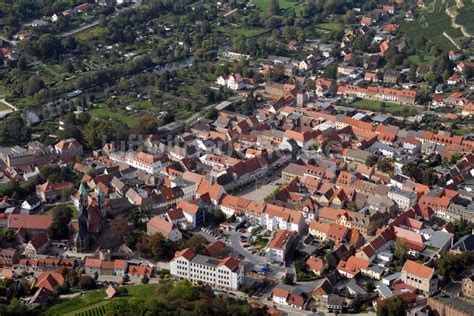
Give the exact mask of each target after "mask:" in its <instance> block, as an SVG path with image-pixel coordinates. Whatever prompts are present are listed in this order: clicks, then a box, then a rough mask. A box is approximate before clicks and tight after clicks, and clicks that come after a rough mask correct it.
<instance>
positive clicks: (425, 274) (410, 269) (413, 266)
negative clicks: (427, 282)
mask: <svg viewBox="0 0 474 316" xmlns="http://www.w3.org/2000/svg"><path fill="white" fill-rule="evenodd" d="M402 271H406V272H407V273H410V274H413V275H416V276H417V277H419V278H423V279H431V277H432V276H433V274H434V269H433V268H430V267H427V266H425V265H422V264H420V263H418V262H415V261H412V260H407V261H406V262H405V264H404V265H403V268H402Z"/></svg>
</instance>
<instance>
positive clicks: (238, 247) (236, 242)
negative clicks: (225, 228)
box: [229, 232, 266, 265]
mask: <svg viewBox="0 0 474 316" xmlns="http://www.w3.org/2000/svg"><path fill="white" fill-rule="evenodd" d="M240 236H242V234H240V233H238V232H230V236H229V240H230V244H231V246H232V248H233V249H234V250H235V251H236V252H238V253H239V254H241V255H242V256H244V257H245V259H246V260H247V261H249V262H250V263H252V264H254V265H265V264H266V262H265V257H264V256H256V255H254V254H252V253H251V252H249V251H248V250H247V249H245V248H244V247H243V246H242V243H241V242H240Z"/></svg>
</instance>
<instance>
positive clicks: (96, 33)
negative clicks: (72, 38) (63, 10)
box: [76, 25, 106, 42]
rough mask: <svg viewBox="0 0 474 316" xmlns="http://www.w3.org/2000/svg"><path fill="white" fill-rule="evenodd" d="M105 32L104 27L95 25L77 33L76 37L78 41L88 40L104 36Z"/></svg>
mask: <svg viewBox="0 0 474 316" xmlns="http://www.w3.org/2000/svg"><path fill="white" fill-rule="evenodd" d="M105 32H106V29H105V27H102V26H99V25H96V26H93V27H91V28H89V29H87V30H84V31H82V32H79V33H77V34H76V38H77V39H78V40H79V41H80V42H89V41H91V40H94V39H98V38H100V37H102V36H104V34H105Z"/></svg>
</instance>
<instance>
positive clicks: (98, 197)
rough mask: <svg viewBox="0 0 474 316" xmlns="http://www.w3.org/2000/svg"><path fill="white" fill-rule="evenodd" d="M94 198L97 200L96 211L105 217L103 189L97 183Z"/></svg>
mask: <svg viewBox="0 0 474 316" xmlns="http://www.w3.org/2000/svg"><path fill="white" fill-rule="evenodd" d="M96 200H97V211H98V213H99V214H100V216H102V217H105V215H106V214H105V207H104V191H103V190H102V186H101V184H100V183H99V185H98V186H97V191H96Z"/></svg>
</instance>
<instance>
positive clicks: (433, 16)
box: [400, 0, 456, 50]
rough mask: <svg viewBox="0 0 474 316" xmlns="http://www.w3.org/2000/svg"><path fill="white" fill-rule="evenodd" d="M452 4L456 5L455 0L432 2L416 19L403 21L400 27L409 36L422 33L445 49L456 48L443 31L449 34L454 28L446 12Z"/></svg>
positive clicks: (412, 36) (413, 36)
mask: <svg viewBox="0 0 474 316" xmlns="http://www.w3.org/2000/svg"><path fill="white" fill-rule="evenodd" d="M452 5H454V0H444V1H442V0H436V1H435V2H431V3H429V4H428V5H427V7H426V8H425V9H423V10H422V11H421V12H420V13H421V14H420V16H419V17H418V18H417V20H416V21H414V22H403V23H402V24H401V28H400V29H401V31H402V32H403V33H405V34H406V36H407V37H410V38H415V37H416V36H417V35H418V34H422V35H423V36H424V37H425V38H427V39H430V40H432V41H433V42H434V43H436V44H437V45H438V46H439V47H440V48H442V49H443V50H449V49H455V48H456V47H455V46H454V45H453V44H452V43H451V42H450V41H449V40H448V39H447V38H446V37H445V36H443V32H445V31H446V32H448V34H449V32H450V31H452V30H453V28H452V27H451V19H450V18H449V16H448V15H447V14H446V12H445V10H446V7H447V6H450V7H451V6H452ZM455 40H456V38H455Z"/></svg>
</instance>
